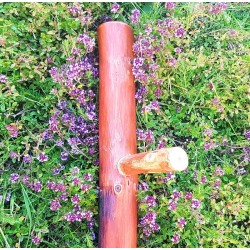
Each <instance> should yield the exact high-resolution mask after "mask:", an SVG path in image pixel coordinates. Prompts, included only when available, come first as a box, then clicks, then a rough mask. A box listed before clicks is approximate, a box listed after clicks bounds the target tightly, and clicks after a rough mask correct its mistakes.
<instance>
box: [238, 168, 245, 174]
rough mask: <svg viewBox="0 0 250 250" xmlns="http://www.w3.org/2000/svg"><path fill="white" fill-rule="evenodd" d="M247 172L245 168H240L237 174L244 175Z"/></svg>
mask: <svg viewBox="0 0 250 250" xmlns="http://www.w3.org/2000/svg"><path fill="white" fill-rule="evenodd" d="M246 172H247V171H246V169H245V168H239V169H238V170H237V173H236V174H238V175H242V174H245V173H246Z"/></svg>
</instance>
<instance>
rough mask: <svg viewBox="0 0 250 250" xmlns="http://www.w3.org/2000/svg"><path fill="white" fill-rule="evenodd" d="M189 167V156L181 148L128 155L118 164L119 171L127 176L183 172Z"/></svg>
mask: <svg viewBox="0 0 250 250" xmlns="http://www.w3.org/2000/svg"><path fill="white" fill-rule="evenodd" d="M187 166H188V156H187V154H186V152H185V151H184V150H183V149H182V148H180V147H173V148H163V149H159V150H155V151H151V152H144V153H139V154H134V155H127V156H125V157H123V158H121V159H120V161H119V162H118V170H119V172H120V174H122V175H125V176H130V175H136V174H146V173H165V172H176V171H183V170H185V169H186V168H187Z"/></svg>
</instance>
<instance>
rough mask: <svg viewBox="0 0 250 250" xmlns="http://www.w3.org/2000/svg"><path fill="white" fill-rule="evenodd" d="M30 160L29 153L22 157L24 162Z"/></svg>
mask: <svg viewBox="0 0 250 250" xmlns="http://www.w3.org/2000/svg"><path fill="white" fill-rule="evenodd" d="M31 161H32V158H31V156H30V155H28V154H26V155H24V157H23V162H24V163H31Z"/></svg>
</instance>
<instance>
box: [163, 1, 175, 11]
mask: <svg viewBox="0 0 250 250" xmlns="http://www.w3.org/2000/svg"><path fill="white" fill-rule="evenodd" d="M175 6H176V3H174V2H166V3H165V8H166V9H168V10H171V9H174V8H175Z"/></svg>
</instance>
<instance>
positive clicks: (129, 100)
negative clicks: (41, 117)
mask: <svg viewBox="0 0 250 250" xmlns="http://www.w3.org/2000/svg"><path fill="white" fill-rule="evenodd" d="M98 44H99V65H100V66H99V67H100V93H99V107H100V108H99V150H100V179H99V180H100V212H99V214H100V222H99V226H100V227H99V228H100V229H99V247H136V240H137V200H136V192H137V184H138V176H137V175H132V176H129V177H126V176H123V175H121V174H120V173H119V171H118V161H119V160H120V159H121V158H122V157H124V156H126V155H128V154H135V153H136V110H135V84H134V78H133V74H132V66H131V60H132V59H133V51H132V45H133V33H132V30H131V28H130V27H129V26H128V25H127V24H125V23H122V22H107V23H104V24H102V25H100V26H99V28H98Z"/></svg>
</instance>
